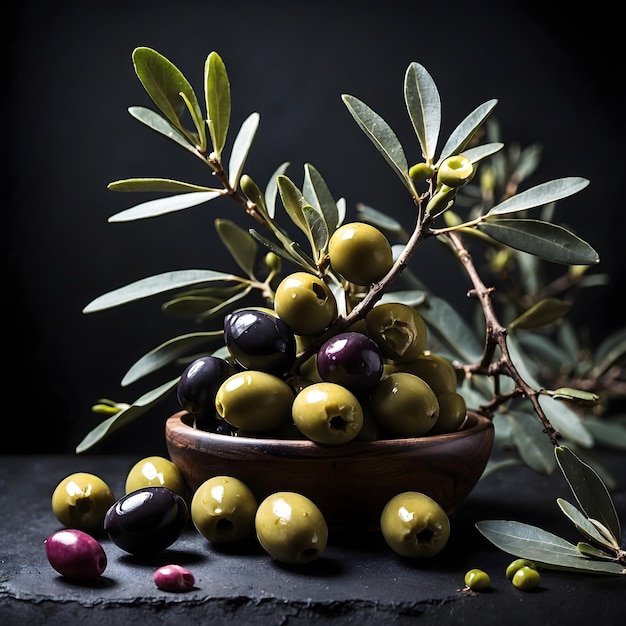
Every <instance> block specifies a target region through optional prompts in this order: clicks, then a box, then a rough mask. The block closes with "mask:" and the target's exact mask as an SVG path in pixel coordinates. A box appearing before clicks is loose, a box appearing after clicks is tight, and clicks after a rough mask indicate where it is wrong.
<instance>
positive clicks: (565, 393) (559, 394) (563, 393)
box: [549, 387, 600, 405]
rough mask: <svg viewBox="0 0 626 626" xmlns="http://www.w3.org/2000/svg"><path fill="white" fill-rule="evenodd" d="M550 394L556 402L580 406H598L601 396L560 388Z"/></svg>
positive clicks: (579, 390)
mask: <svg viewBox="0 0 626 626" xmlns="http://www.w3.org/2000/svg"><path fill="white" fill-rule="evenodd" d="M549 393H550V395H551V396H552V397H553V398H554V399H555V400H565V401H567V402H573V403H574V404H579V405H591V404H597V403H598V402H599V401H600V396H599V395H598V394H597V393H592V392H591V391H584V390H582V389H573V388H572V387H559V388H558V389H553V390H552V391H550V392H549Z"/></svg>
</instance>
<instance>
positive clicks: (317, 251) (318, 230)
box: [302, 204, 328, 260]
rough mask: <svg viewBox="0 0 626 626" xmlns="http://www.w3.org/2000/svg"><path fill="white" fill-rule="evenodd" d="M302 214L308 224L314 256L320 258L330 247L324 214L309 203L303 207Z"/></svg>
mask: <svg viewBox="0 0 626 626" xmlns="http://www.w3.org/2000/svg"><path fill="white" fill-rule="evenodd" d="M302 215H304V219H305V220H306V223H307V225H308V229H309V233H310V234H309V238H310V241H311V247H312V249H313V256H314V257H315V259H317V260H319V259H320V257H321V253H322V251H323V250H325V249H326V248H327V247H328V226H326V222H325V221H324V217H323V215H322V214H321V213H320V212H319V211H318V210H317V209H314V208H313V207H312V206H310V205H308V204H306V205H305V206H303V207H302Z"/></svg>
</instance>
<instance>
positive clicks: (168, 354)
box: [122, 329, 224, 387]
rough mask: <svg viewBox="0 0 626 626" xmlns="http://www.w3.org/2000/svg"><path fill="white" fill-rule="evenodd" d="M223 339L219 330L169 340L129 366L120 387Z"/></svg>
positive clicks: (222, 332)
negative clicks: (200, 347) (194, 350)
mask: <svg viewBox="0 0 626 626" xmlns="http://www.w3.org/2000/svg"><path fill="white" fill-rule="evenodd" d="M223 337H224V331H223V329H220V330H214V331H210V332H200V333H189V334H187V335H181V336H179V337H174V338H173V339H169V340H168V341H166V342H164V343H162V344H161V345H160V346H157V347H156V348H154V349H153V350H150V352H148V353H147V354H144V355H143V356H142V357H141V358H140V359H139V360H137V361H136V362H135V363H134V364H133V365H132V366H131V368H130V369H129V370H128V371H127V372H126V374H125V375H124V378H123V379H122V387H127V386H128V385H131V384H132V383H134V382H137V381H138V380H140V379H141V378H143V377H144V376H147V375H148V374H152V373H153V372H155V371H157V370H159V369H161V368H162V367H164V366H165V365H168V364H169V363H172V362H174V361H175V360H176V359H178V358H179V357H181V356H183V355H185V354H188V353H189V351H190V350H192V349H195V348H197V347H198V346H204V345H207V344H209V343H211V342H212V341H214V340H215V339H220V338H222V339H223Z"/></svg>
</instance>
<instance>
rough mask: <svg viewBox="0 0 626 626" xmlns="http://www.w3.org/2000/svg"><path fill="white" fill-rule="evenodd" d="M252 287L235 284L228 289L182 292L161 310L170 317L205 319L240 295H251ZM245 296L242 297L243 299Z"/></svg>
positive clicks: (162, 306)
mask: <svg viewBox="0 0 626 626" xmlns="http://www.w3.org/2000/svg"><path fill="white" fill-rule="evenodd" d="M250 289H251V287H250V285H249V284H248V285H246V284H245V283H235V284H234V285H232V286H227V287H206V288H201V289H190V290H188V291H184V292H180V293H179V294H177V295H176V296H175V297H174V298H172V299H171V300H168V301H167V302H165V303H163V304H162V305H161V310H162V311H163V312H164V313H167V314H169V315H177V316H181V317H193V318H198V317H201V318H205V317H208V316H211V315H212V312H213V311H214V310H215V309H216V307H217V308H219V307H220V306H221V305H222V303H224V302H225V301H228V300H229V299H230V298H232V297H234V296H237V295H238V294H243V295H245V294H247V293H249V291H250ZM243 295H242V296H241V297H243Z"/></svg>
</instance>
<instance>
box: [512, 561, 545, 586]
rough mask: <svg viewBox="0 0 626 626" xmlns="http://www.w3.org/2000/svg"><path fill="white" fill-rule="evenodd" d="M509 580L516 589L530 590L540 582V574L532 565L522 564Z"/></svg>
mask: <svg viewBox="0 0 626 626" xmlns="http://www.w3.org/2000/svg"><path fill="white" fill-rule="evenodd" d="M511 582H512V583H513V586H514V587H516V588H517V589H521V590H522V591H530V590H531V589H535V587H538V586H539V585H540V584H541V574H540V573H539V572H538V571H537V570H536V569H535V568H534V567H528V565H524V566H522V567H520V568H519V569H518V570H517V571H516V572H515V574H513V578H512V579H511Z"/></svg>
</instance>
